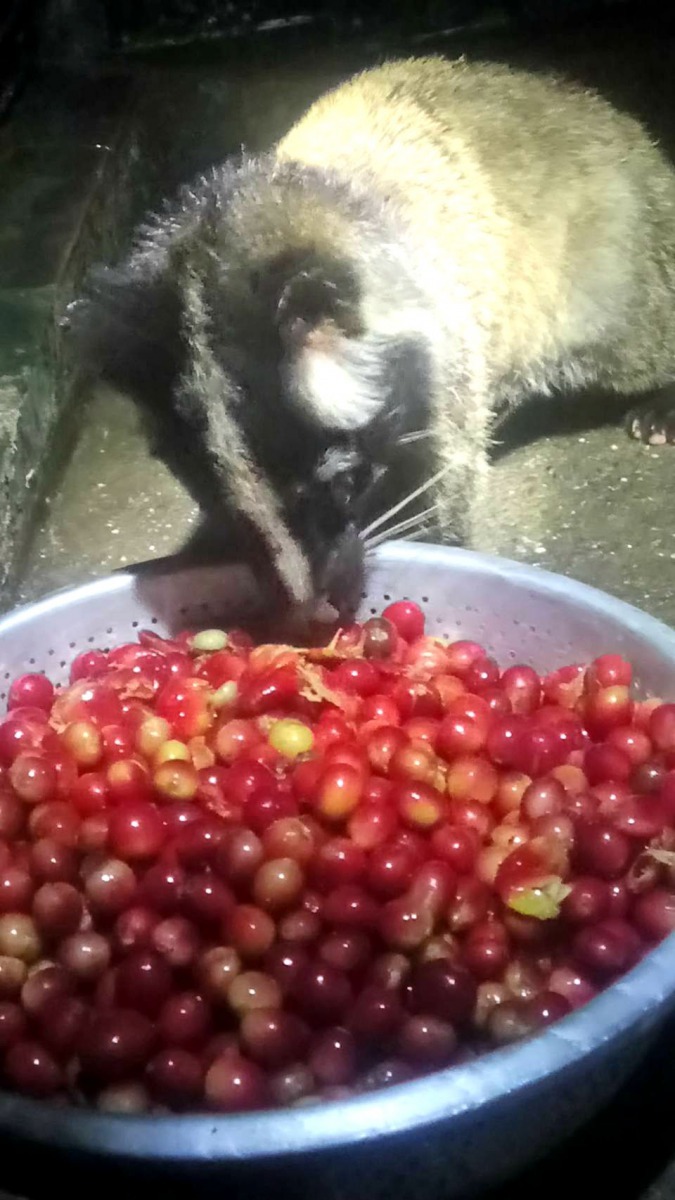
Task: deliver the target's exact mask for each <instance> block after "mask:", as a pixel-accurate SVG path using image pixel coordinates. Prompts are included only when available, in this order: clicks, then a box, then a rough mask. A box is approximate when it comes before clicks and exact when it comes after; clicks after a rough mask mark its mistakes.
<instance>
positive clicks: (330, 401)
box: [296, 349, 382, 432]
mask: <svg viewBox="0 0 675 1200" xmlns="http://www.w3.org/2000/svg"><path fill="white" fill-rule="evenodd" d="M296 369H297V373H298V385H299V388H298V390H299V392H300V394H301V396H302V397H303V399H304V400H305V403H307V404H309V406H310V408H311V411H312V414H313V415H314V416H315V417H316V419H317V421H318V422H319V423H320V424H321V425H322V426H323V427H324V428H325V429H333V430H336V431H341V432H349V431H350V430H355V429H362V428H363V426H364V425H367V424H368V423H369V422H370V421H372V420H373V418H374V417H375V416H376V415H377V412H378V410H379V409H380V407H381V405H382V397H381V396H379V395H378V394H377V392H376V391H375V388H374V387H372V386H371V384H370V381H369V380H368V378H367V377H363V376H361V377H359V376H358V375H357V374H356V373H355V372H354V371H353V370H349V369H347V367H345V366H343V365H342V363H341V362H340V361H339V359H338V358H337V357H335V356H334V355H332V354H327V353H325V352H324V351H321V350H315V349H308V350H306V351H305V352H304V354H303V355H302V357H301V359H300V361H299V362H298V365H297V368H296Z"/></svg>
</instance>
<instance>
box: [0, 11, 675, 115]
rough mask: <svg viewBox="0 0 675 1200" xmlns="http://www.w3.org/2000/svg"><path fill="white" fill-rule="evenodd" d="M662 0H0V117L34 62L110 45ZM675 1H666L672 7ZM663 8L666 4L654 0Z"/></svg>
mask: <svg viewBox="0 0 675 1200" xmlns="http://www.w3.org/2000/svg"><path fill="white" fill-rule="evenodd" d="M655 2H656V0H0V118H2V116H3V115H4V114H5V113H6V112H7V111H8V109H9V107H10V105H11V102H12V100H13V99H14V98H15V96H16V95H17V94H18V91H19V90H20V88H21V85H22V83H23V82H24V80H25V78H26V75H27V72H28V71H29V69H30V65H31V63H33V62H34V61H35V59H36V57H38V58H42V59H43V60H46V61H48V62H49V63H51V64H53V63H58V64H59V65H61V66H64V67H66V68H69V69H74V70H79V69H91V67H92V66H93V65H95V64H96V63H97V62H98V61H99V60H100V59H101V58H102V57H105V56H106V54H109V52H110V51H111V50H113V51H124V50H128V49H134V48H138V47H143V46H161V45H163V44H170V43H172V42H176V41H182V40H185V39H188V40H189V39H192V38H200V39H203V38H209V37H223V36H224V37H228V36H229V37H241V36H242V35H247V34H250V35H255V34H256V32H261V31H265V30H268V31H269V30H270V29H274V28H278V27H284V26H289V27H292V26H294V25H297V26H302V27H307V28H308V29H309V30H311V28H312V27H314V29H315V30H316V33H317V36H320V35H321V34H324V35H326V34H329V35H330V34H332V35H337V36H342V35H347V36H349V35H352V36H354V35H356V36H358V35H360V34H368V33H371V34H375V35H376V34H377V33H378V31H383V30H384V29H385V28H386V30H387V31H388V32H392V33H397V32H401V33H403V34H407V33H410V34H414V33H417V34H424V33H426V32H429V33H434V32H437V31H441V30H446V29H448V28H457V27H460V28H461V27H463V26H471V25H478V26H480V25H481V23H482V22H483V21H490V22H494V21H495V20H496V21H498V22H500V23H502V24H511V25H514V26H515V27H518V26H519V25H520V26H523V27H524V28H527V27H528V25H530V26H531V25H532V24H533V23H534V24H536V25H540V26H541V25H544V26H547V25H550V24H552V23H556V22H566V21H570V20H572V21H574V20H579V19H583V18H585V17H589V16H590V17H594V16H595V15H596V14H599V15H602V14H604V15H605V16H608V17H609V18H610V19H611V15H612V13H614V12H617V13H618V12H619V11H621V10H624V11H625V10H628V9H631V8H635V9H637V10H641V9H644V8H645V4H646V5H647V6H649V5H650V4H652V3H655ZM670 3H671V0H661V4H662V5H665V6H666V8H667V7H668V6H669V5H670ZM656 7H657V8H658V7H659V4H658V3H656Z"/></svg>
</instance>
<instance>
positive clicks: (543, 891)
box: [507, 875, 572, 921]
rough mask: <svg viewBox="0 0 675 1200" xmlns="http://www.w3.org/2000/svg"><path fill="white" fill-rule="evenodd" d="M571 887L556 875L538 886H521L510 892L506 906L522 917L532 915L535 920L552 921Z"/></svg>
mask: <svg viewBox="0 0 675 1200" xmlns="http://www.w3.org/2000/svg"><path fill="white" fill-rule="evenodd" d="M571 890H572V889H571V888H570V887H568V885H567V884H566V883H563V881H562V879H560V878H559V877H558V876H557V875H556V876H553V877H552V878H551V879H548V880H546V882H545V883H542V884H540V885H539V886H538V887H532V888H522V889H519V890H518V891H515V892H512V893H511V895H510V896H509V898H508V901H507V906H508V907H509V908H511V909H513V911H514V912H517V913H520V915H521V916H523V917H534V918H535V920H537V921H552V920H553V919H554V918H555V917H557V916H558V914H559V913H560V905H561V904H562V902H563V900H564V899H565V897H566V896H569V894H570V892H571Z"/></svg>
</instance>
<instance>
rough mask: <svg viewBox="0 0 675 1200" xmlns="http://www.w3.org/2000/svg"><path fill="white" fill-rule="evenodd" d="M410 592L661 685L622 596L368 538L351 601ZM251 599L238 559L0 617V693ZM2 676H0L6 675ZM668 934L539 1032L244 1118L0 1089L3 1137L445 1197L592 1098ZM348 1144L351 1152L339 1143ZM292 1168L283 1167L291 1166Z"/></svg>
mask: <svg viewBox="0 0 675 1200" xmlns="http://www.w3.org/2000/svg"><path fill="white" fill-rule="evenodd" d="M401 596H408V597H410V598H411V599H414V600H416V601H418V602H419V603H420V604H421V605H422V606H423V607H424V609H425V610H426V613H427V621H428V628H429V630H430V631H431V632H432V633H438V634H444V635H448V636H449V637H461V638H471V639H476V640H478V641H481V642H483V643H484V644H485V645H486V646H487V647H488V649H489V651H490V652H491V653H493V654H494V655H495V656H496V657H497V658H498V659H499V660H500V661H501V662H502V663H503V664H508V663H509V662H511V661H514V660H515V661H528V662H530V663H532V664H533V665H534V666H535V667H537V668H539V669H544V668H552V667H556V666H559V665H562V664H564V663H568V662H574V661H577V660H586V659H589V658H591V657H593V656H595V655H597V654H599V653H602V652H604V651H610V650H614V651H620V652H621V653H623V654H625V655H626V656H627V657H628V658H629V659H630V660H631V662H632V663H633V665H634V667H635V670H636V674H637V680H638V686H639V687H640V688H641V689H642V691H643V692H645V693H648V692H651V693H654V694H659V695H663V696H673V695H675V633H673V632H672V631H671V630H670V629H668V628H666V626H664V625H662V624H660V622H658V621H655V620H653V619H652V618H651V617H648V616H645V615H644V614H643V613H640V612H638V611H637V610H636V609H634V608H632V607H630V606H629V605H627V604H624V603H622V602H621V601H618V600H615V599H612V598H611V597H609V596H606V595H604V594H603V593H601V592H598V591H595V590H594V589H592V588H589V587H586V586H584V585H582V584H579V583H575V582H572V581H570V580H568V579H565V578H562V577H560V576H556V575H551V574H548V573H547V572H545V571H540V570H538V569H537V568H530V567H526V566H520V565H517V564H515V563H511V562H507V561H504V560H500V559H497V558H489V557H486V556H483V555H479V554H474V553H470V552H466V551H462V550H454V549H444V548H440V547H435V546H413V545H407V544H405V543H399V544H390V545H388V546H385V547H383V548H382V549H381V550H380V551H379V553H378V555H377V557H376V559H375V561H374V563H373V568H372V572H371V575H370V579H369V587H368V592H367V594H366V595H364V597H363V604H362V612H363V614H365V615H368V614H369V613H371V612H376V611H379V610H380V609H381V608H382V606H383V604H385V603H386V602H387V601H388V600H389V599H390V598H392V599H393V598H399V597H401ZM257 603H258V597H257V595H256V589H255V583H254V581H253V579H252V578H251V576H250V575H249V574H248V573H247V571H246V570H244V569H242V568H228V567H221V568H214V567H209V568H203V569H202V568H200V569H191V570H181V571H173V572H170V571H168V570H161V569H160V570H159V571H157V570H155V571H149V572H145V571H140V572H136V573H127V574H118V575H115V576H113V577H112V578H109V579H103V580H100V581H98V582H95V583H91V584H88V585H86V586H84V587H80V588H77V589H75V590H71V591H67V592H62V593H59V594H57V595H54V596H52V597H50V598H48V599H46V600H43V601H41V602H40V603H38V604H34V605H32V606H30V607H28V608H25V609H22V610H19V611H18V612H15V613H13V614H11V615H9V616H7V617H5V618H4V619H2V620H1V621H0V698H2V691H1V689H2V688H3V687H5V689H6V687H7V683H8V681H9V679H10V678H11V677H12V676H14V675H16V674H18V673H20V672H22V671H25V670H30V669H32V670H45V671H46V672H48V674H49V675H50V677H51V678H52V679H53V680H55V681H57V682H58V681H63V680H65V678H66V675H67V666H68V663H69V661H70V660H71V659H72V658H73V656H74V654H75V653H77V652H79V651H81V650H83V649H86V648H87V647H90V646H105V645H108V644H111V643H118V642H121V641H123V640H126V639H128V638H130V637H133V636H134V634H135V631H136V630H137V629H139V628H144V627H151V628H155V629H156V630H157V631H158V632H160V633H163V632H165V631H171V630H172V629H176V628H178V627H181V626H183V627H184V626H186V625H187V626H190V625H198V624H202V625H203V624H209V625H211V624H214V623H215V622H222V621H227V620H230V621H236V620H237V619H241V617H242V615H246V616H248V615H250V614H251V613H252V612H253V611H254V610H255V607H256V604H257ZM3 676H4V682H3ZM674 1000H675V941H674V940H673V939H672V938H671V939H669V940H667V941H666V942H665V943H664V944H662V945H661V946H660V947H659V948H658V949H657V950H655V951H654V952H653V953H651V954H649V955H648V956H647V957H646V958H645V959H644V960H643V961H642V962H641V963H640V964H639V966H637V967H636V968H635V969H634V970H633V971H632V972H630V974H628V975H626V976H625V977H624V978H623V979H621V980H620V981H619V982H618V983H616V984H614V986H613V987H611V988H609V989H608V990H607V991H605V992H604V993H603V994H601V995H600V996H598V998H597V999H595V1000H594V1001H593V1002H592V1003H591V1004H589V1005H587V1006H586V1007H585V1008H583V1009H581V1010H580V1011H578V1012H576V1013H574V1014H572V1015H571V1016H569V1017H567V1018H566V1019H565V1020H563V1021H561V1022H559V1023H558V1024H557V1025H555V1026H553V1027H552V1028H550V1029H548V1030H547V1031H546V1032H544V1033H542V1034H541V1035H539V1036H538V1037H535V1038H533V1039H532V1040H530V1041H527V1042H525V1043H523V1044H521V1045H516V1046H513V1047H510V1048H508V1049H503V1050H498V1051H495V1052H493V1053H491V1054H488V1055H486V1056H485V1057H483V1058H480V1059H478V1060H477V1061H475V1062H473V1063H470V1064H468V1065H465V1066H457V1067H454V1068H452V1069H448V1070H444V1071H439V1072H437V1073H436V1074H433V1075H431V1076H428V1077H427V1078H424V1079H420V1080H419V1081H416V1082H412V1083H407V1084H405V1085H401V1086H398V1087H395V1088H392V1089H391V1090H388V1091H383V1092H379V1093H373V1094H368V1095H364V1096H361V1097H358V1098H356V1099H352V1100H347V1101H340V1102H336V1103H331V1104H324V1105H320V1106H319V1105H317V1106H308V1107H306V1108H297V1109H294V1110H280V1111H271V1112H265V1113H254V1114H252V1115H241V1116H222V1117H220V1116H161V1117H148V1118H131V1117H114V1116H108V1115H103V1114H100V1113H96V1112H93V1111H92V1112H89V1111H82V1110H75V1109H68V1108H59V1107H54V1106H50V1105H47V1104H43V1103H40V1102H36V1101H31V1100H27V1099H23V1098H20V1097H17V1096H15V1095H8V1094H2V1095H0V1134H2V1135H5V1136H6V1137H9V1138H20V1139H24V1140H26V1139H28V1140H30V1141H33V1142H37V1143H41V1144H42V1145H43V1146H44V1147H47V1146H51V1147H59V1148H60V1149H61V1150H64V1149H65V1150H67V1151H79V1152H84V1153H86V1154H87V1155H90V1156H94V1157H97V1156H98V1158H99V1159H100V1158H103V1157H105V1158H107V1159H108V1160H110V1159H111V1158H115V1159H116V1160H118V1161H119V1160H125V1161H127V1162H130V1161H131V1162H135V1163H136V1164H137V1166H139V1167H140V1165H141V1163H143V1164H145V1166H146V1167H149V1166H151V1167H153V1168H154V1169H160V1168H161V1167H164V1168H166V1167H170V1168H171V1170H176V1169H179V1168H181V1167H182V1168H189V1169H190V1170H193V1171H194V1170H195V1169H203V1170H206V1169H207V1168H208V1167H213V1168H216V1169H217V1170H219V1171H221V1170H227V1169H229V1170H235V1168H236V1167H239V1168H241V1166H242V1164H247V1165H248V1166H250V1167H257V1168H260V1167H261V1166H263V1165H264V1164H265V1163H267V1164H268V1165H272V1164H275V1165H276V1166H278V1165H279V1164H280V1163H281V1162H283V1164H284V1169H285V1170H286V1171H287V1173H288V1172H290V1174H291V1175H292V1174H293V1172H294V1171H298V1170H299V1171H307V1170H311V1171H312V1179H313V1181H314V1189H320V1188H323V1189H324V1191H326V1193H327V1194H333V1195H339V1196H341V1197H343V1196H349V1195H354V1194H355V1195H361V1196H362V1195H364V1194H366V1193H367V1194H369V1196H371V1197H372V1198H373V1200H375V1198H377V1197H379V1196H382V1197H384V1196H385V1194H386V1195H387V1196H390V1194H391V1190H392V1187H395V1189H396V1194H397V1200H406V1198H407V1197H410V1198H411V1200H414V1198H415V1197H417V1196H419V1195H421V1193H422V1192H424V1193H426V1194H428V1192H429V1188H430V1180H431V1179H434V1180H435V1184H436V1185H437V1186H438V1187H439V1190H440V1189H441V1188H442V1194H443V1195H444V1196H445V1197H451V1196H456V1195H458V1194H460V1193H465V1192H467V1191H470V1190H472V1189H473V1188H475V1187H477V1186H479V1185H483V1184H485V1183H487V1182H489V1181H494V1180H496V1179H499V1178H503V1177H504V1176H506V1175H507V1174H509V1173H510V1172H512V1171H514V1170H515V1169H516V1168H518V1167H520V1166H522V1165H523V1164H525V1163H526V1162H527V1161H529V1160H531V1159H533V1158H535V1157H537V1156H539V1155H541V1154H542V1153H543V1152H544V1151H545V1150H547V1149H548V1148H550V1147H552V1146H553V1145H554V1144H555V1143H556V1142H557V1141H559V1140H560V1139H561V1138H563V1137H564V1136H565V1135H567V1134H568V1133H570V1132H571V1131H572V1130H573V1129H574V1128H576V1127H577V1126H579V1125H580V1124H581V1123H582V1122H584V1121H585V1120H586V1119H587V1118H588V1117H589V1116H590V1115H591V1114H592V1113H593V1112H594V1111H595V1110H597V1109H598V1108H599V1107H600V1106H601V1105H602V1104H603V1103H604V1102H605V1101H606V1100H607V1099H608V1098H609V1097H610V1096H611V1095H612V1093H613V1092H614V1091H615V1090H616V1089H617V1088H618V1086H619V1085H620V1084H621V1082H622V1081H623V1080H624V1079H625V1078H626V1077H627V1076H628V1074H629V1073H630V1072H631V1070H632V1069H633V1068H634V1066H635V1065H636V1064H637V1062H638V1061H639V1060H640V1059H641V1058H642V1056H643V1054H644V1053H645V1051H646V1049H647V1047H648V1045H649V1044H650V1043H651V1042H652V1041H653V1039H654V1037H655V1035H656V1033H657V1032H658V1029H659V1027H660V1025H661V1023H662V1021H663V1020H664V1018H665V1017H666V1015H667V1013H668V1012H669V1010H670V1009H671V1008H672V1007H673V1005H674ZM345 1151H348V1153H344V1152H345ZM289 1177H290V1176H289Z"/></svg>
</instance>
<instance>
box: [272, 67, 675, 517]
mask: <svg viewBox="0 0 675 1200" xmlns="http://www.w3.org/2000/svg"><path fill="white" fill-rule="evenodd" d="M276 155H277V157H278V158H279V159H280V160H285V161H291V162H295V163H299V164H303V165H305V164H306V165H308V166H311V167H318V168H321V169H328V170H330V171H333V172H334V173H336V174H338V175H340V176H343V177H345V178H347V179H349V180H352V181H356V182H357V184H358V186H359V187H360V188H362V189H364V190H369V191H372V192H374V193H375V194H377V195H378V196H379V197H380V199H381V201H382V206H383V208H382V211H383V215H384V216H385V217H386V218H387V220H388V219H389V217H391V218H392V222H393V223H394V224H395V225H396V226H397V227H398V228H401V229H403V230H404V231H405V233H404V236H405V240H406V241H407V245H408V249H409V253H410V256H412V257H413V259H414V263H415V279H416V282H417V284H418V285H419V288H420V290H421V293H422V296H423V298H424V301H425V303H424V304H423V305H422V307H421V310H420V312H419V314H418V317H419V324H420V327H424V329H425V332H426V333H427V335H428V337H429V338H430V340H431V343H432V345H433V346H434V348H435V358H436V364H437V379H436V385H435V388H434V392H435V394H434V396H433V397H432V406H433V412H434V416H433V426H434V430H435V433H436V435H437V439H436V441H437V455H438V457H439V459H440V460H441V461H444V460H446V459H448V458H451V457H452V458H455V460H456V462H457V468H458V469H457V472H451V474H450V476H448V477H446V479H445V480H444V481H443V482H442V483H441V484H440V485H439V487H440V493H439V502H440V505H441V510H442V511H444V512H445V519H446V523H449V524H452V522H453V521H454V520H455V516H454V514H455V509H456V505H457V502H458V493H459V492H461V491H463V490H465V489H466V488H468V489H469V490H471V489H472V487H473V486H477V487H480V480H481V477H482V476H483V475H484V471H485V464H486V456H485V451H486V448H487V444H488V441H489V431H490V421H491V417H492V415H493V414H494V413H495V411H496V410H497V409H498V408H499V407H500V406H501V405H504V404H514V403H517V402H518V401H519V399H520V398H521V397H523V396H525V395H526V394H527V393H531V392H533V391H534V392H549V391H550V390H552V389H554V388H558V387H560V386H562V387H573V388H575V389H576V388H579V387H582V386H585V385H588V384H596V385H599V386H600V387H606V388H607V389H608V390H610V391H611V390H614V391H619V392H627V393H632V392H642V391H646V390H649V389H651V388H654V387H658V386H662V385H664V384H667V383H669V382H671V381H672V380H673V379H674V378H675V172H674V171H673V169H672V168H671V166H670V165H669V164H668V163H667V161H666V160H665V158H664V156H663V155H662V154H661V152H660V151H659V149H658V148H657V147H656V146H655V145H654V144H653V143H652V142H651V141H650V139H649V137H648V135H647V133H646V132H645V131H644V130H643V129H642V127H641V126H640V125H639V124H638V123H637V122H636V121H634V120H633V119H631V118H630V117H628V116H626V115H623V114H621V113H619V112H617V111H616V110H615V109H613V108H612V107H611V106H610V105H609V104H608V103H607V102H605V101H604V100H603V99H601V98H600V97H598V96H597V95H595V94H592V93H589V92H586V91H583V90H582V89H580V88H576V87H574V86H571V85H569V84H567V83H565V82H561V81H558V80H555V79H549V78H544V77H538V76H534V75H528V74H525V73H522V72H519V71H513V70H509V69H508V68H505V67H502V66H494V65H493V66H491V65H475V64H469V63H467V62H464V61H458V62H452V63H451V62H446V61H444V60H442V59H437V58H428V59H419V60H410V61H403V62H392V63H389V64H386V65H384V66H382V67H379V68H377V69H374V70H370V71H366V72H364V73H363V74H361V75H358V76H356V77H355V78H353V79H351V80H349V81H348V82H347V83H345V84H343V85H342V86H340V87H339V88H337V89H336V90H335V91H333V92H330V93H328V94H327V95H325V96H323V97H322V98H321V99H319V100H318V101H317V102H316V103H315V104H314V105H313V106H312V107H311V108H310V109H309V111H308V112H307V113H306V115H305V116H304V117H303V118H302V119H301V120H300V121H299V122H298V124H296V125H295V127H294V128H293V129H291V131H290V132H289V133H288V134H287V135H286V137H284V138H283V139H282V141H281V142H280V143H279V145H278V146H277V147H276ZM369 303H370V304H371V308H370V310H369V308H368V305H369ZM364 308H365V313H366V323H367V324H368V325H372V326H373V327H374V328H378V327H381V326H382V322H385V323H386V322H387V321H389V322H391V319H392V318H391V314H390V313H389V314H386V313H384V312H383V311H378V301H377V298H374V299H373V300H372V301H371V300H369V297H368V296H367V295H366V297H365V298H364ZM414 319H415V318H414V316H413V322H414ZM406 322H407V323H410V314H406V316H405V318H402V319H401V324H402V325H405V324H406ZM458 347H459V350H460V353H459V356H458ZM458 358H459V361H461V364H462V366H461V371H459V372H458V367H457V364H458ZM464 533H465V536H468V537H469V539H471V537H472V531H471V529H470V528H469V529H467V530H466V531H464ZM473 536H474V540H475V533H474V535H473Z"/></svg>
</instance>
